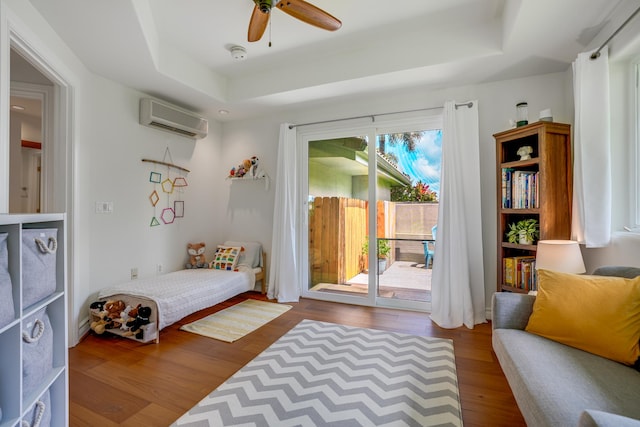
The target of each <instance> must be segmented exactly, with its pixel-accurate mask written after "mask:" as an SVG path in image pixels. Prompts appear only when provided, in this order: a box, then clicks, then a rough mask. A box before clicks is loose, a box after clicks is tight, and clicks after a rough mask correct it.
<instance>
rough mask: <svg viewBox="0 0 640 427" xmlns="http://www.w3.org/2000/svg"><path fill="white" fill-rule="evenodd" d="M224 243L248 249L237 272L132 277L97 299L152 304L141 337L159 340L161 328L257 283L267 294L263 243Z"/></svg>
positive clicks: (205, 270) (196, 270) (198, 271)
mask: <svg viewBox="0 0 640 427" xmlns="http://www.w3.org/2000/svg"><path fill="white" fill-rule="evenodd" d="M224 246H242V247H243V248H245V250H244V251H243V252H242V255H241V256H240V258H239V261H238V265H237V271H225V270H217V269H211V268H194V269H185V270H179V271H175V272H171V273H167V274H162V275H159V276H154V277H148V278H143V279H136V280H131V281H128V282H124V283H120V284H118V285H115V286H111V287H108V288H105V289H102V290H101V291H100V292H99V294H98V301H106V300H121V301H123V302H124V303H125V304H126V305H128V306H131V307H135V306H137V305H138V304H141V305H143V306H148V307H151V313H152V316H151V319H150V323H149V324H148V325H145V326H143V327H142V329H143V330H144V334H143V337H142V338H140V339H138V340H139V341H142V342H149V341H153V340H155V341H156V342H158V340H159V334H158V331H160V330H162V329H163V328H165V327H167V326H169V325H171V324H173V323H175V322H177V321H178V320H180V319H182V318H184V317H186V316H188V315H189V314H191V313H195V312H196V311H198V310H202V309H204V308H207V307H211V306H214V305H216V304H219V303H221V302H223V301H226V300H227V299H229V298H231V297H233V296H235V295H238V294H240V293H242V292H246V291H250V290H254V288H255V285H256V283H257V282H261V290H262V293H265V291H266V283H265V282H266V274H265V269H266V254H265V253H264V251H262V247H261V245H260V244H258V243H254V242H233V241H227V242H225V244H224ZM90 313H91V317H92V320H94V319H95V318H96V314H97V313H96V312H95V311H94V310H90ZM107 331H108V332H112V333H116V334H118V335H125V331H126V330H124V329H123V330H120V329H117V328H116V329H107ZM125 336H126V335H125Z"/></svg>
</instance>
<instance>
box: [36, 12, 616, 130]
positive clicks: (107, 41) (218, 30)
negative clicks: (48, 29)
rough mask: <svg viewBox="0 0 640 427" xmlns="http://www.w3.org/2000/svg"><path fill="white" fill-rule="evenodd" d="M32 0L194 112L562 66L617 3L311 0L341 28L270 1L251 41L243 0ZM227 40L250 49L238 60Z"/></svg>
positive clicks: (291, 103)
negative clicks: (260, 32) (267, 22)
mask: <svg viewBox="0 0 640 427" xmlns="http://www.w3.org/2000/svg"><path fill="white" fill-rule="evenodd" d="M30 2H31V4H32V5H33V6H34V7H35V8H36V9H37V10H38V11H39V12H40V13H41V14H42V15H43V16H44V18H45V19H46V20H47V21H48V22H49V23H50V25H51V26H52V27H53V28H54V30H55V31H56V32H57V33H58V34H59V35H60V37H61V38H62V39H63V40H64V41H65V42H66V43H67V44H68V46H69V47H70V48H71V49H72V50H73V51H74V52H75V54H76V55H77V56H78V57H79V58H80V59H81V60H82V61H83V63H84V64H85V65H86V66H87V68H89V69H90V70H91V71H92V72H94V73H96V74H99V75H102V76H104V77H106V78H109V79H111V80H114V81H117V82H120V83H122V84H124V85H126V86H129V87H132V88H135V89H138V90H140V91H142V92H145V93H148V94H150V95H153V96H157V97H159V98H162V99H165V100H168V101H172V102H174V103H177V104H179V105H182V106H183V107H187V108H190V109H192V110H196V111H199V112H201V113H207V114H213V115H216V114H217V111H218V110H219V109H226V110H228V111H229V112H230V114H228V115H227V116H223V117H220V119H221V120H234V119H238V118H243V117H249V116H251V115H256V114H262V113H264V112H265V111H267V109H271V110H273V109H276V108H293V107H297V106H301V105H304V104H308V103H315V104H317V103H322V102H335V101H336V100H338V99H339V98H340V97H344V96H354V95H359V94H367V93H371V92H376V91H387V90H392V89H397V88H403V87H410V86H424V87H434V88H435V87H447V86H460V85H465V84H473V83H480V82H488V81H496V80H504V79H510V78H517V77H524V76H529V75H536V74H544V73H551V72H558V71H565V70H566V69H567V68H568V67H569V66H570V64H571V62H572V61H573V60H574V59H575V57H576V55H577V54H578V53H579V52H581V51H583V50H585V47H586V46H587V44H589V43H590V42H592V40H593V38H594V36H596V35H597V34H598V32H600V30H601V29H602V28H603V27H604V26H605V24H607V23H608V21H609V20H610V19H611V17H612V15H615V14H616V13H617V12H618V11H617V10H616V8H618V9H619V8H620V7H622V6H621V4H623V3H625V1H624V0H395V1H383V0H375V1H374V0H311V1H310V2H311V3H313V4H315V5H316V6H318V7H320V8H322V9H324V10H326V11H327V12H329V13H331V14H332V15H334V16H336V17H337V18H339V19H340V20H341V21H342V28H340V29H339V30H338V31H336V32H328V31H324V30H321V29H318V28H315V27H313V26H310V25H307V24H304V23H302V22H300V21H298V20H296V19H295V18H293V17H291V16H289V15H287V14H285V13H283V12H282V11H280V10H273V11H272V14H271V28H267V31H266V33H265V36H264V37H263V38H262V40H261V41H259V42H256V43H248V42H247V41H246V39H247V27H248V23H249V18H250V16H251V12H252V9H253V5H254V3H253V2H252V1H251V0H232V1H231V0H110V1H104V0H55V1H51V0H30ZM274 9H275V8H274ZM604 32H605V31H602V32H601V33H604ZM607 32H608V33H607V34H600V35H598V36H597V37H598V38H597V39H596V41H598V40H604V39H605V38H606V37H607V36H608V35H609V34H610V31H609V29H608V28H607ZM269 38H271V43H272V46H271V47H269ZM232 45H241V46H244V47H245V48H246V49H247V54H248V58H247V59H246V60H244V61H237V60H234V59H233V58H232V57H231V55H230V52H229V48H230V46H232Z"/></svg>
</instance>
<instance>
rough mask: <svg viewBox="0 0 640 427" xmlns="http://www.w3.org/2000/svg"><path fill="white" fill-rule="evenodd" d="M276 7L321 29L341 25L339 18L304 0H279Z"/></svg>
mask: <svg viewBox="0 0 640 427" xmlns="http://www.w3.org/2000/svg"><path fill="white" fill-rule="evenodd" d="M276 7H277V8H278V9H280V10H281V11H283V12H285V13H287V14H289V15H291V16H293V17H294V18H297V19H299V20H301V21H302V22H306V23H307V24H311V25H315V26H316V27H318V28H322V29H323V30H329V31H335V30H337V29H338V28H340V27H342V22H340V20H339V19H337V18H336V17H334V16H331V15H330V14H328V13H327V12H325V11H324V10H322V9H320V8H318V7H316V6H314V5H312V4H311V3H307V2H306V1H304V0H281V1H279V2H278V4H277V5H276Z"/></svg>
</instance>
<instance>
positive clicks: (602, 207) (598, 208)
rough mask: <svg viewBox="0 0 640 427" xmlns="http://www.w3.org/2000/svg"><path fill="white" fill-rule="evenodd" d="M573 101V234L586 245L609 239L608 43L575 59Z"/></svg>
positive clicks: (601, 242) (600, 243)
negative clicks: (597, 53)
mask: <svg viewBox="0 0 640 427" xmlns="http://www.w3.org/2000/svg"><path fill="white" fill-rule="evenodd" d="M573 93H574V95H573V96H574V104H575V114H576V116H575V125H574V147H573V150H574V165H573V212H572V213H573V222H572V234H573V238H574V239H575V240H577V241H578V242H580V243H584V244H585V245H586V246H587V247H592V248H595V247H602V246H607V245H608V244H609V241H610V240H611V150H610V145H611V143H610V138H609V134H610V133H609V128H610V119H609V53H608V49H607V48H606V47H605V48H604V49H602V51H601V52H600V57H599V58H597V59H595V60H592V59H591V52H585V53H581V54H579V55H578V58H577V59H576V60H575V62H574V63H573Z"/></svg>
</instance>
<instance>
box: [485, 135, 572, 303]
mask: <svg viewBox="0 0 640 427" xmlns="http://www.w3.org/2000/svg"><path fill="white" fill-rule="evenodd" d="M493 136H494V138H495V140H496V163H497V164H496V173H497V185H496V187H497V200H498V215H497V216H498V236H497V242H498V265H497V268H498V283H497V289H498V291H511V292H523V293H525V292H528V291H529V289H528V287H527V286H524V288H519V287H515V286H511V285H508V284H505V282H504V259H505V258H509V257H517V256H532V257H535V254H536V244H535V242H534V244H532V245H520V244H517V243H508V242H507V238H506V233H507V231H508V230H509V224H511V223H515V222H517V221H519V220H522V219H529V218H535V219H537V220H538V224H539V226H540V240H547V239H569V238H570V236H571V205H572V172H571V126H570V125H568V124H563V123H553V122H536V123H532V124H529V125H526V126H522V127H518V128H515V129H510V130H507V131H504V132H499V133H496V134H494V135H493ZM523 146H531V147H532V148H533V153H531V159H527V160H520V156H519V155H518V150H519V149H520V147H523ZM503 169H509V170H512V171H513V172H516V171H520V172H525V173H530V174H537V175H536V176H535V178H534V179H535V181H536V182H535V187H534V188H535V190H533V191H534V194H535V197H534V199H535V198H537V203H535V202H533V201H531V202H529V203H528V204H527V203H524V206H523V207H511V206H514V204H515V203H513V202H514V200H513V196H514V194H513V193H514V191H512V192H511V193H512V198H511V202H512V203H511V204H509V203H505V200H503V199H504V192H503V183H502V181H503ZM520 200H521V199H520ZM532 205H533V206H532Z"/></svg>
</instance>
